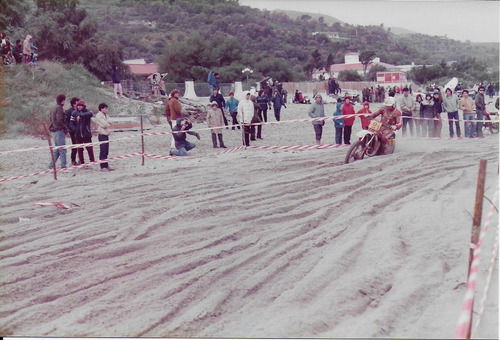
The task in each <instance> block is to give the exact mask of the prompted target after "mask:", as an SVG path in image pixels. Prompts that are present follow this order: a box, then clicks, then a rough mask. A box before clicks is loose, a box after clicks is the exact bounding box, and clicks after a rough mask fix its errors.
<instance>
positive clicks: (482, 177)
mask: <svg viewBox="0 0 500 340" xmlns="http://www.w3.org/2000/svg"><path fill="white" fill-rule="evenodd" d="M486 163H487V161H486V159H481V160H479V173H478V175H477V186H476V201H475V203H474V216H473V217H472V232H471V239H470V242H471V246H473V245H474V246H475V245H477V243H478V242H479V235H480V233H481V217H482V214H483V198H484V185H485V182H486ZM473 256H474V249H473V248H471V249H470V250H469V269H468V272H467V281H469V275H470V270H471V265H472V260H473ZM473 314H474V313H471V315H470V321H469V330H468V332H467V339H470V337H471V332H472V318H473Z"/></svg>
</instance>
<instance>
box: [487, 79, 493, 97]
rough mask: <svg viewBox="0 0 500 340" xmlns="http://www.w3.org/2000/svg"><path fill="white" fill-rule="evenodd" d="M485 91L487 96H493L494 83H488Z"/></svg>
mask: <svg viewBox="0 0 500 340" xmlns="http://www.w3.org/2000/svg"><path fill="white" fill-rule="evenodd" d="M487 92H488V96H490V98H493V96H494V95H495V85H494V84H493V83H489V84H488V88H487Z"/></svg>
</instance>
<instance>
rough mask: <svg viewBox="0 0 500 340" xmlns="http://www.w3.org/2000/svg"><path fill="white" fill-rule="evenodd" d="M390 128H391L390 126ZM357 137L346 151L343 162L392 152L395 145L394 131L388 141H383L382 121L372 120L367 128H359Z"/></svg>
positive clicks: (346, 162)
mask: <svg viewBox="0 0 500 340" xmlns="http://www.w3.org/2000/svg"><path fill="white" fill-rule="evenodd" d="M391 129H392V128H391ZM356 135H357V137H358V138H359V139H358V141H357V142H356V143H354V144H353V145H352V146H351V147H350V148H349V151H347V155H346V157H345V164H348V163H352V162H354V161H358V160H362V159H363V158H364V157H365V156H367V157H373V156H376V155H387V154H391V153H393V152H394V149H395V147H396V140H395V133H394V132H392V135H391V137H390V138H389V142H388V143H384V142H383V138H382V123H380V122H379V121H376V120H372V121H371V122H370V124H369V125H368V130H361V131H359V132H358V133H357V134H356Z"/></svg>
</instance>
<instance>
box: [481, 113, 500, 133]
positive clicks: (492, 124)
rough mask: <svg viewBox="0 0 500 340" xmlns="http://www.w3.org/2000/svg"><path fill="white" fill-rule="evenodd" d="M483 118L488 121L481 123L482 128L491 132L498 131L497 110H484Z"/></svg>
mask: <svg viewBox="0 0 500 340" xmlns="http://www.w3.org/2000/svg"><path fill="white" fill-rule="evenodd" d="M484 119H485V120H489V122H487V123H484V124H483V129H489V130H490V133H491V134H497V133H498V125H499V124H498V121H499V119H498V112H490V113H488V112H485V113H484Z"/></svg>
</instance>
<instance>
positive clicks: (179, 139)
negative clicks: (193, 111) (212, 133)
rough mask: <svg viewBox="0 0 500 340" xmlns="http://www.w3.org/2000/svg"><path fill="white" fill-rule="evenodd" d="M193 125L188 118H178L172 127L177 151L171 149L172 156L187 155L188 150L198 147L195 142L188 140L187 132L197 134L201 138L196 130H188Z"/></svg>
mask: <svg viewBox="0 0 500 340" xmlns="http://www.w3.org/2000/svg"><path fill="white" fill-rule="evenodd" d="M192 127H193V125H192V124H191V122H190V121H189V120H187V119H186V118H177V120H176V124H175V126H174V127H173V128H172V133H173V137H174V140H175V148H176V149H177V150H176V151H170V155H171V156H187V155H188V153H187V152H188V151H189V150H191V149H193V148H194V147H196V145H195V144H193V143H191V142H188V141H187V139H186V137H187V136H186V134H187V133H188V134H190V135H193V136H196V138H198V140H200V135H199V134H198V132H195V131H188V130H189V129H191V128H192Z"/></svg>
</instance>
